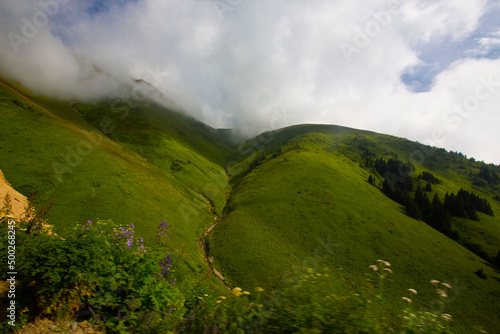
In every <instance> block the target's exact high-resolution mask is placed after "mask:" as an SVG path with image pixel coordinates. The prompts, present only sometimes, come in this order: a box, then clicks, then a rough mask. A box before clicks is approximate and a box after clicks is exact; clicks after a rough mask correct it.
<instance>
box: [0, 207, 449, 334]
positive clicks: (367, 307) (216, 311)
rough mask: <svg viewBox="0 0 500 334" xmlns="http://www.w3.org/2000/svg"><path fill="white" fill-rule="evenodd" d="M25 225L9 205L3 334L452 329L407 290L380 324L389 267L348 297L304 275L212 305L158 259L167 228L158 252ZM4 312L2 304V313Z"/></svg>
mask: <svg viewBox="0 0 500 334" xmlns="http://www.w3.org/2000/svg"><path fill="white" fill-rule="evenodd" d="M26 217H28V215H27V216H26ZM29 217H30V219H28V218H26V219H24V220H20V221H19V220H18V221H17V222H16V223H15V228H13V229H9V224H8V222H9V221H12V216H11V215H10V214H9V200H8V198H6V200H5V203H4V206H3V208H2V210H1V213H0V227H1V231H0V236H1V240H2V241H1V242H2V245H1V246H2V247H1V249H2V257H4V258H5V257H6V256H7V250H6V249H7V247H6V246H7V242H6V240H8V239H7V237H6V236H7V234H8V230H13V231H15V235H16V249H19V251H18V253H17V254H16V259H17V262H18V263H19V267H18V269H17V271H18V272H19V276H18V278H17V279H18V285H17V287H16V295H17V297H16V314H17V321H16V322H15V327H14V326H12V325H9V324H8V323H7V322H3V324H2V327H1V329H2V331H3V332H9V331H12V330H14V329H19V328H20V327H21V326H22V325H23V324H25V323H27V321H30V320H33V319H35V318H38V317H49V318H52V319H58V320H67V319H75V318H77V319H79V320H88V321H90V322H91V323H93V324H94V325H95V326H96V327H97V328H100V329H102V330H104V331H106V332H107V333H130V332H133V333H391V332H393V333H400V332H405V333H412V332H414V331H417V332H418V331H425V332H427V333H449V332H450V329H451V328H452V321H453V317H452V316H451V315H449V314H447V313H443V312H440V311H436V310H417V309H413V308H412V307H411V299H410V298H408V297H405V296H407V295H408V296H411V298H417V296H416V295H417V291H416V290H414V289H412V288H409V289H406V290H403V291H399V293H400V294H401V298H402V300H404V301H405V303H408V304H405V305H406V306H405V307H404V308H401V309H400V310H398V316H399V318H398V321H397V322H395V323H394V322H391V321H389V320H388V319H386V318H384V317H383V316H382V315H381V312H380V309H381V308H387V307H388V305H387V303H386V300H385V296H384V295H385V293H386V292H387V290H388V289H390V288H391V287H392V285H391V282H392V275H393V274H394V272H393V268H392V266H391V264H390V263H388V262H387V261H383V260H378V261H377V262H375V264H373V265H371V266H370V267H369V268H365V270H367V271H368V272H371V273H372V274H370V275H367V276H366V282H365V283H364V284H362V285H360V286H358V287H357V288H356V289H355V290H354V292H351V291H350V290H346V289H345V286H344V283H343V282H344V281H345V278H341V276H344V275H347V273H346V272H344V271H340V270H337V271H335V272H331V271H329V270H328V269H324V270H318V271H314V270H313V269H312V268H303V269H304V273H303V274H302V275H300V276H297V277H296V278H295V279H296V280H295V282H294V284H292V285H290V286H289V287H287V288H286V289H283V290H274V291H271V292H270V293H268V291H266V290H264V289H262V288H260V287H256V288H255V289H253V290H252V291H251V292H248V291H243V290H242V289H240V288H234V289H232V290H231V291H230V293H224V294H222V295H214V294H213V292H212V291H200V290H197V289H195V288H193V286H192V285H190V283H189V282H185V281H178V280H177V279H176V277H177V275H176V272H175V270H174V268H175V262H173V261H172V256H171V254H165V253H164V252H162V251H160V250H161V249H167V244H168V241H167V240H168V239H167V237H168V235H167V234H168V233H167V232H168V227H169V226H168V224H167V223H166V222H163V223H161V224H160V225H159V226H158V229H157V230H156V238H155V240H154V244H155V245H156V247H146V246H144V240H143V239H142V238H140V237H139V236H138V235H137V234H136V233H135V231H134V226H133V225H129V226H127V227H124V226H119V225H116V224H114V223H113V222H112V221H96V222H92V221H87V222H85V223H84V224H81V225H77V226H76V227H75V228H74V229H73V231H72V232H71V233H66V234H64V236H63V235H57V234H55V233H53V232H52V230H51V228H49V226H48V225H47V224H46V222H45V221H43V220H41V219H40V217H39V216H37V215H34V216H33V215H30V216H29ZM10 225H11V224H10ZM394 270H397V269H394ZM3 272H5V271H3ZM5 278H6V277H2V279H5ZM431 283H433V284H436V285H438V286H437V287H436V291H435V292H437V294H435V295H434V298H435V301H436V302H437V303H438V304H437V305H441V304H444V303H445V302H444V300H445V299H446V298H448V297H449V296H448V295H447V293H448V294H449V291H452V289H453V287H452V286H451V285H449V284H448V283H441V284H440V285H439V282H437V281H433V282H431ZM447 291H448V292H447ZM8 303H9V302H8V300H7V296H4V297H3V298H2V301H1V304H2V307H4V306H5V305H7V304H8Z"/></svg>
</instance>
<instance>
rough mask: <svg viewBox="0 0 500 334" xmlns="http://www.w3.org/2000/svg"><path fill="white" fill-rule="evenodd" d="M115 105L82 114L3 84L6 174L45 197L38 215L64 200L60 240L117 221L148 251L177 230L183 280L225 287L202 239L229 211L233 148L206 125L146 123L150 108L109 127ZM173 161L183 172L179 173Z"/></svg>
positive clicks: (178, 119)
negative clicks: (209, 264) (89, 223)
mask: <svg viewBox="0 0 500 334" xmlns="http://www.w3.org/2000/svg"><path fill="white" fill-rule="evenodd" d="M109 103H111V102H108V103H107V104H106V103H105V104H101V105H83V104H82V105H80V104H79V105H78V107H79V108H80V109H81V110H82V113H77V112H75V110H74V108H75V106H74V105H72V106H70V105H69V104H68V103H66V102H61V101H55V100H50V99H45V98H42V97H34V96H31V95H29V94H28V93H27V92H24V91H22V89H21V88H19V87H16V86H14V85H12V84H11V83H8V82H6V81H2V82H1V83H0V114H1V116H0V117H1V119H2V121H1V122H0V169H1V170H2V171H3V172H4V174H5V177H6V178H7V180H8V181H9V182H10V183H11V184H12V186H13V187H14V188H15V189H17V190H19V191H20V192H21V193H23V194H24V195H27V196H29V195H34V196H35V200H36V204H37V207H38V208H40V207H41V206H43V205H46V204H48V203H50V202H51V201H52V200H53V199H55V205H54V207H53V209H52V210H51V212H50V216H49V221H50V223H51V224H54V225H55V230H56V231H62V230H64V229H66V228H70V227H72V226H74V224H75V223H82V222H84V221H86V220H88V219H90V220H95V219H97V218H101V219H112V220H113V221H115V222H117V223H120V224H123V225H128V224H132V223H133V224H135V226H136V231H137V232H138V233H140V234H141V235H142V236H144V238H145V240H146V242H147V241H148V240H151V239H152V238H154V236H155V230H156V227H157V226H158V225H159V224H160V223H161V222H162V221H167V222H168V223H169V224H170V225H171V228H170V231H169V234H170V236H171V242H170V244H169V246H168V248H169V249H168V251H170V252H172V253H173V254H174V259H176V264H177V267H178V268H180V270H179V271H178V275H180V276H182V275H187V277H189V278H193V277H198V278H197V279H196V280H197V281H198V282H203V281H205V282H212V283H213V282H215V281H216V280H215V278H213V277H212V276H209V275H208V272H207V268H206V266H205V264H204V263H203V258H202V255H201V252H200V250H199V248H198V245H197V242H196V239H197V238H198V236H199V235H200V233H201V232H202V230H203V229H204V228H205V227H206V226H208V225H210V224H211V223H212V222H213V221H214V213H213V212H212V211H213V210H212V203H211V202H214V203H215V205H216V207H217V208H221V207H222V206H223V205H224V202H225V193H224V190H225V186H226V176H225V172H224V166H223V152H224V145H223V144H220V145H219V143H218V142H217V141H216V140H214V135H213V134H211V132H210V129H208V128H206V127H205V126H204V125H203V124H201V123H199V122H197V121H195V120H192V119H189V118H187V117H183V116H181V115H180V114H174V113H172V112H170V111H167V110H165V109H162V108H161V107H159V106H153V107H151V108H148V111H150V112H151V113H150V114H148V115H147V116H137V115H140V113H141V112H142V111H143V110H144V109H145V108H146V107H145V106H142V105H138V106H137V107H135V108H130V109H129V114H128V115H126V117H123V115H124V114H123V113H121V114H118V113H116V112H115V114H116V115H111V116H114V118H113V117H111V116H110V117H109V118H108V117H107V116H106V112H105V111H106V110H108V114H110V113H112V112H113V111H109V108H108V109H106V108H107V106H109ZM122 107H123V105H122ZM84 110H85V112H83V111H84ZM94 110H95V111H96V112H97V110H98V111H99V112H100V114H99V115H97V113H95V114H93V115H92V114H91V112H92V111H94ZM120 110H122V111H123V110H124V109H120ZM86 113H87V115H85V114H86ZM160 113H162V116H161V117H160V116H159V114H160ZM81 114H83V116H86V117H87V119H88V120H89V121H90V122H88V121H87V120H85V118H83V117H82V115H81ZM155 115H156V118H154V117H155ZM96 122H99V125H100V130H101V131H102V132H100V131H97V130H96V127H95V126H94V125H93V124H96ZM151 124H154V126H152V125H151ZM111 129H112V130H111ZM175 131H177V135H175V134H173V133H172V132H175ZM182 131H191V132H192V131H195V132H196V134H197V135H192V136H191V135H189V136H188V135H186V133H184V132H182ZM141 132H142V133H143V136H141ZM132 134H134V136H132ZM200 152H201V153H200ZM162 154H164V157H162ZM167 156H168V157H167ZM145 157H147V159H146V158H145ZM172 161H176V162H178V164H179V165H180V166H181V167H180V168H178V169H172V168H171V167H172ZM200 175H203V176H204V178H203V177H201V176H200ZM208 180H210V182H211V183H210V184H209V183H208ZM205 276H207V277H208V278H209V279H208V281H207V280H200V278H201V277H205Z"/></svg>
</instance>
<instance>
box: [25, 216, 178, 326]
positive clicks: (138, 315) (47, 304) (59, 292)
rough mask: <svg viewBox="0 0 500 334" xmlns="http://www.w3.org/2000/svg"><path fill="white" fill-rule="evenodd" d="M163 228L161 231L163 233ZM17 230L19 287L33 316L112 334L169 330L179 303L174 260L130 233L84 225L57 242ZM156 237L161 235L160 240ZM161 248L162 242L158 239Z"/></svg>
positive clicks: (109, 225)
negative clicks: (75, 321) (81, 322)
mask: <svg viewBox="0 0 500 334" xmlns="http://www.w3.org/2000/svg"><path fill="white" fill-rule="evenodd" d="M166 226H167V225H166V223H162V224H161V225H160V229H161V230H162V232H161V234H164V230H165V229H166ZM22 229H23V224H21V226H20V229H19V230H18V232H17V233H18V239H17V243H18V247H17V249H18V254H17V256H18V263H19V265H18V266H19V268H18V273H19V274H18V280H20V283H21V284H20V287H21V291H22V293H23V294H24V295H31V296H33V297H32V298H34V305H26V306H29V310H30V312H31V314H30V316H31V317H34V316H38V315H44V316H50V317H53V318H54V317H55V318H59V319H62V318H69V317H71V316H72V315H75V312H77V311H78V313H79V314H80V315H83V316H87V318H90V319H91V321H93V322H96V323H98V324H99V325H100V326H101V327H103V328H104V329H105V330H106V331H107V332H109V333H130V332H131V331H132V332H141V333H149V332H158V331H160V332H162V333H166V332H168V331H172V330H174V328H175V326H176V323H177V322H178V321H179V320H180V319H181V318H182V316H183V313H184V307H183V304H184V297H183V295H182V293H181V292H180V290H179V289H178V288H177V287H176V284H175V281H174V280H172V279H171V275H170V271H171V268H170V265H171V256H170V255H167V256H165V255H164V254H160V253H159V252H157V251H154V250H153V249H150V248H146V247H144V245H143V240H142V238H138V237H137V236H135V235H134V226H133V225H130V226H128V227H123V226H117V225H115V224H114V223H113V222H111V221H97V222H91V221H87V222H86V223H85V224H83V225H80V226H77V227H76V228H74V230H73V231H72V233H69V234H67V235H65V236H64V237H59V236H56V235H53V234H48V233H45V232H44V230H43V229H41V228H40V227H37V226H35V227H33V228H32V229H31V232H30V233H26V230H24V231H22ZM161 234H159V236H161ZM160 241H161V240H160Z"/></svg>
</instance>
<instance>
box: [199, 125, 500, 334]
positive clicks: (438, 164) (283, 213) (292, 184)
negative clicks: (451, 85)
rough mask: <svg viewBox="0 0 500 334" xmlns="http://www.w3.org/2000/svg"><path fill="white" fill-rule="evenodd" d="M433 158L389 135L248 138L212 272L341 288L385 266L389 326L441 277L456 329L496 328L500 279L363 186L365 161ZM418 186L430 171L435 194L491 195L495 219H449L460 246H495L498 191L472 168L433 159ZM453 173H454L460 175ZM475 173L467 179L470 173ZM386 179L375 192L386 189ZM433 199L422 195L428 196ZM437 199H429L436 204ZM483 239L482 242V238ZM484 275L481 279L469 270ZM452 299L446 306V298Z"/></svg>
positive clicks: (274, 283)
mask: <svg viewBox="0 0 500 334" xmlns="http://www.w3.org/2000/svg"><path fill="white" fill-rule="evenodd" d="M421 149H429V148H426V147H422V146H421V145H419V144H417V143H412V142H409V141H406V140H403V139H398V138H394V137H390V136H384V135H379V134H374V133H370V132H366V131H359V130H353V129H348V128H342V127H336V126H316V125H312V126H307V125H305V126H296V127H291V128H287V129H282V130H279V131H276V132H274V133H268V134H264V135H262V136H261V137H258V138H255V139H253V140H250V141H248V142H247V143H246V144H245V145H242V146H240V149H239V151H238V152H236V153H235V154H233V156H232V163H230V166H231V168H230V169H229V173H230V174H231V180H232V184H233V192H232V194H231V197H230V200H229V202H228V204H227V206H226V210H225V212H224V220H223V221H222V222H221V223H220V224H219V225H218V226H217V227H216V228H215V230H214V232H213V233H212V234H211V235H210V238H209V241H208V243H209V249H210V252H211V255H213V257H214V258H215V266H216V267H217V268H218V269H219V270H220V271H221V272H222V273H223V275H225V277H226V278H227V279H228V280H229V281H230V282H231V283H233V284H236V285H239V286H241V287H243V288H246V289H251V288H253V287H256V286H264V287H266V288H268V289H277V290H280V289H282V288H284V287H285V286H287V285H289V284H291V283H292V282H294V280H296V279H297V278H298V277H300V274H301V273H303V272H306V269H307V268H313V269H319V268H323V267H326V268H330V269H331V270H339V268H342V269H341V271H343V272H345V277H346V279H347V280H348V283H349V284H350V285H351V286H352V287H353V290H354V291H355V290H356V287H357V286H359V285H360V284H361V283H362V282H364V280H365V278H366V274H367V271H368V270H369V269H368V266H369V265H370V264H372V263H373V262H374V261H375V260H376V259H379V258H382V259H385V260H389V261H390V262H391V263H392V265H393V269H394V276H393V280H392V281H391V282H390V283H389V284H388V286H387V287H386V289H387V290H386V291H385V292H386V297H387V299H388V308H387V309H386V310H385V312H386V314H385V316H387V317H388V318H389V319H392V321H397V320H396V318H395V315H394V314H392V312H393V311H392V310H400V309H402V308H404V305H403V303H404V302H403V301H402V300H401V297H402V296H404V295H405V292H406V290H407V289H408V288H416V289H417V290H419V291H420V293H419V298H416V301H415V302H416V306H417V307H422V308H427V309H429V308H431V307H433V306H432V305H434V303H435V302H436V301H437V299H436V295H435V294H434V293H433V292H432V289H431V287H430V286H429V284H428V282H429V281H430V280H432V279H438V280H446V281H448V282H450V283H451V284H452V285H455V286H456V288H457V289H456V290H453V291H452V292H451V293H452V296H453V297H452V298H453V302H450V303H446V304H444V307H445V310H446V312H449V313H451V314H454V315H455V316H456V321H455V327H456V330H457V331H458V332H464V333H468V332H470V330H471V328H473V326H474V325H483V326H486V327H487V328H488V329H490V330H494V329H495V328H499V327H500V320H499V319H498V310H500V298H498V297H499V296H500V274H499V272H498V271H496V270H494V269H492V268H491V267H490V266H489V265H488V264H487V263H485V261H484V260H483V259H481V258H479V257H478V256H476V255H475V254H473V253H471V252H470V251H469V250H467V249H466V248H464V247H462V246H461V245H459V244H458V243H457V242H455V241H453V240H451V239H450V238H448V237H446V236H445V235H443V234H441V233H440V232H437V231H436V230H434V229H432V228H431V227H430V226H428V225H427V224H425V223H424V222H422V221H417V220H414V219H412V218H410V217H409V216H408V215H406V213H405V210H404V208H403V207H402V206H401V205H399V204H397V203H396V202H394V201H392V200H390V199H389V198H388V197H387V196H386V195H384V194H383V193H382V191H381V189H379V187H377V186H374V185H371V184H369V183H368V182H367V179H368V177H369V175H374V171H373V170H372V169H370V168H367V167H366V166H365V165H364V164H365V161H366V160H367V159H368V160H369V159H374V157H384V158H389V157H396V156H398V157H399V158H400V159H402V160H403V161H407V159H408V156H409V155H410V154H412V153H413V152H415V151H416V150H421ZM426 157H427V159H425V160H424V161H423V162H422V163H420V164H415V167H416V172H415V173H414V177H416V176H417V175H418V174H419V173H420V172H421V171H423V170H430V171H432V173H434V174H435V175H437V176H438V177H439V178H440V179H442V180H443V182H442V184H440V185H437V186H434V189H433V192H434V193H437V194H438V196H442V197H444V194H445V193H446V191H448V192H451V191H458V190H459V189H460V188H461V187H467V188H471V189H474V191H476V192H478V193H479V194H480V195H481V196H483V197H485V198H487V199H488V200H489V201H490V203H491V205H492V207H493V210H494V213H495V216H494V217H490V216H487V215H483V214H480V221H479V222H472V221H469V220H467V221H466V220H459V219H454V221H453V224H454V228H456V229H458V230H460V232H461V233H462V234H463V237H464V238H470V239H471V240H474V241H476V242H481V243H484V244H485V245H489V246H490V247H486V246H485V248H487V249H488V251H489V252H490V253H491V254H493V253H495V254H496V252H498V250H499V248H500V242H499V240H500V230H499V228H500V224H499V220H498V217H499V215H500V206H499V203H498V201H495V200H493V198H492V197H493V196H494V195H495V194H498V193H499V192H498V188H495V187H491V188H486V189H485V188H478V187H476V186H474V185H473V182H474V181H473V180H474V175H475V174H477V171H476V169H478V167H479V166H480V164H479V163H476V162H472V161H469V160H466V159H465V158H460V157H459V156H458V155H455V154H450V153H446V152H444V151H443V150H437V149H436V150H433V153H432V154H429V155H427V156H426ZM457 166H458V167H457ZM471 175H472V176H471ZM381 181H382V179H381V177H380V176H378V177H377V178H376V182H375V183H379V184H381ZM430 195H431V194H429V196H430ZM431 199H432V196H431ZM486 233H487V237H481V236H482V235H483V234H486ZM480 268H484V272H485V273H486V275H487V277H488V279H486V280H484V279H481V278H479V277H478V276H477V275H475V274H474V273H475V272H476V271H477V270H478V269H480ZM450 300H451V299H450Z"/></svg>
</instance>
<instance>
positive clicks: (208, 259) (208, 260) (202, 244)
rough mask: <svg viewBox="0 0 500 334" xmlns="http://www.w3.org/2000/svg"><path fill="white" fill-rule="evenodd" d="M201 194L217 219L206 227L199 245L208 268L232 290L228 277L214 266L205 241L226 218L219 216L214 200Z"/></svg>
mask: <svg viewBox="0 0 500 334" xmlns="http://www.w3.org/2000/svg"><path fill="white" fill-rule="evenodd" d="M200 195H201V196H203V198H205V199H206V200H207V202H208V203H209V204H210V211H211V212H212V213H213V215H214V216H215V221H214V222H213V223H212V224H210V226H208V227H206V228H205V229H204V230H203V231H202V232H201V234H200V236H199V237H198V247H199V248H200V250H201V255H202V256H203V261H204V262H205V263H206V265H207V267H208V269H209V270H210V271H211V272H212V273H213V274H214V275H215V277H217V279H218V280H219V281H221V283H222V284H224V285H225V286H226V288H228V290H231V287H230V286H229V285H228V284H227V283H226V279H225V278H224V276H222V274H221V273H220V272H219V271H218V270H217V269H215V268H214V266H213V265H212V263H213V261H214V259H213V257H211V256H209V255H208V249H207V245H206V243H205V239H206V237H207V235H208V234H209V233H210V232H212V230H213V229H214V228H215V227H216V226H217V225H218V224H219V223H220V222H221V221H222V220H223V219H224V218H223V217H221V216H218V215H217V211H216V210H215V205H214V202H213V201H212V200H211V199H210V198H208V197H206V196H205V195H203V194H200Z"/></svg>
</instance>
